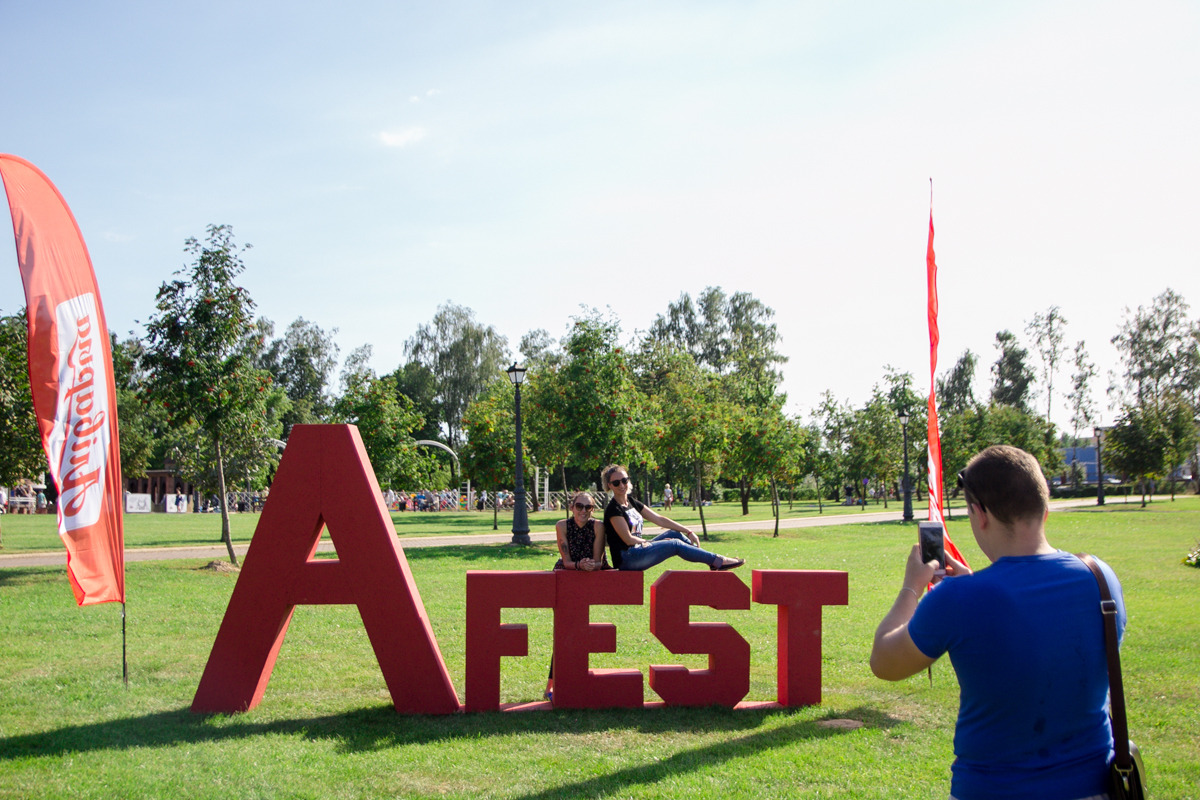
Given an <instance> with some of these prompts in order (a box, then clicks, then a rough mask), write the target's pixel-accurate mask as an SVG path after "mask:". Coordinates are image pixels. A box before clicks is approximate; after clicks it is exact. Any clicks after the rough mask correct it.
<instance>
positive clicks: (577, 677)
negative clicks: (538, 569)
mask: <svg viewBox="0 0 1200 800" xmlns="http://www.w3.org/2000/svg"><path fill="white" fill-rule="evenodd" d="M554 576H555V578H557V580H558V589H557V597H556V598H555V602H554V705H555V707H557V708H641V707H642V673H641V671H640V670H636V669H588V654H589V653H615V652H617V626H615V625H612V624H609V623H593V622H589V621H588V615H589V611H590V609H591V607H592V606H598V605H614V606H615V605H629V606H640V605H641V604H642V595H643V588H642V587H643V583H642V573H641V572H622V571H620V570H615V569H614V570H606V571H604V572H575V571H572V570H559V571H557V572H555V573H554Z"/></svg>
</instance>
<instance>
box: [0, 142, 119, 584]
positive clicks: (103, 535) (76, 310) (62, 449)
mask: <svg viewBox="0 0 1200 800" xmlns="http://www.w3.org/2000/svg"><path fill="white" fill-rule="evenodd" d="M0 178H2V179H3V183H4V189H5V191H6V192H7V195H8V207H9V209H10V210H11V212H12V220H13V233H14V235H15V236H16V243H17V262H18V264H19V265H20V268H21V280H22V281H23V282H24V284H25V305H26V310H27V313H28V317H29V385H30V387H31V389H32V391H33V407H34V412H35V413H36V415H37V420H38V429H39V432H40V433H41V437H42V448H43V449H44V450H45V451H46V459H47V462H48V464H49V468H50V474H51V475H52V476H53V478H54V483H55V485H57V486H58V491H59V496H58V502H57V506H58V533H59V536H61V537H62V540H63V544H64V545H65V546H66V548H67V576H68V577H69V578H70V581H71V589H72V590H73V591H74V592H75V601H76V602H77V603H79V605H81V606H84V605H92V604H95V603H108V602H114V601H115V602H121V603H123V602H125V550H124V528H123V522H122V518H121V496H122V486H121V448H120V443H119V440H118V437H117V397H116V386H115V385H114V383H113V374H112V348H111V345H110V342H109V338H108V325H107V323H106V322H105V319H104V310H103V308H101V305H100V291H99V289H98V288H97V286H96V275H95V273H94V272H93V270H92V261H91V259H90V258H89V257H88V252H87V247H86V246H85V245H84V243H83V236H82V234H80V232H79V226H78V225H77V224H76V223H75V218H74V217H73V216H72V215H71V210H70V209H69V208H67V204H66V202H65V201H64V200H63V198H62V195H60V194H59V193H58V190H57V189H56V188H54V184H52V183H51V182H50V180H49V179H48V178H47V177H46V176H45V175H43V174H42V172H41V171H40V170H39V169H38V168H37V167H35V166H33V165H32V164H30V163H29V162H28V161H25V160H24V159H21V158H17V157H16V156H11V155H6V154H3V153H0Z"/></svg>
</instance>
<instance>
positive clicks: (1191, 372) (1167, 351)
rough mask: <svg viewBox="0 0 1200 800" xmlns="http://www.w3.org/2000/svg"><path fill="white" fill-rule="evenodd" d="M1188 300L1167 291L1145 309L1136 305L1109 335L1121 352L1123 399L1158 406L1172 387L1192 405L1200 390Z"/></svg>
mask: <svg viewBox="0 0 1200 800" xmlns="http://www.w3.org/2000/svg"><path fill="white" fill-rule="evenodd" d="M1187 312H1188V304H1187V302H1186V301H1184V299H1183V298H1182V297H1181V296H1180V295H1178V294H1176V293H1175V292H1173V291H1171V290H1170V289H1167V290H1166V291H1164V292H1163V293H1162V294H1160V295H1159V296H1158V297H1156V298H1154V302H1153V304H1152V305H1151V307H1150V308H1149V309H1147V308H1145V307H1143V306H1138V309H1137V311H1136V312H1134V313H1133V314H1132V315H1131V314H1130V311H1129V309H1128V308H1127V309H1125V320H1124V322H1123V323H1122V325H1121V329H1120V331H1119V332H1118V333H1117V335H1116V336H1114V337H1113V338H1112V343H1113V344H1114V345H1116V347H1117V350H1118V351H1120V353H1121V362H1122V364H1123V365H1124V370H1125V373H1124V377H1125V386H1124V388H1123V391H1122V396H1123V397H1124V401H1125V403H1126V404H1127V405H1128V404H1131V403H1136V404H1138V405H1142V406H1157V405H1159V403H1160V401H1161V400H1162V399H1164V398H1166V397H1167V396H1168V395H1169V394H1170V393H1171V392H1172V391H1177V392H1180V393H1182V394H1183V395H1184V396H1185V397H1187V398H1189V400H1190V401H1191V402H1192V404H1193V405H1195V403H1196V391H1197V388H1200V349H1198V345H1200V340H1198V338H1197V337H1198V331H1197V326H1196V325H1195V324H1193V323H1192V322H1190V321H1189V320H1188V317H1187Z"/></svg>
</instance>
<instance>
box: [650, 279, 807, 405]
mask: <svg viewBox="0 0 1200 800" xmlns="http://www.w3.org/2000/svg"><path fill="white" fill-rule="evenodd" d="M774 316H775V312H774V311H773V310H772V309H771V308H769V307H768V306H766V305H765V304H763V303H762V301H760V300H758V299H757V298H755V297H754V296H753V295H751V294H750V293H748V292H736V293H734V294H733V295H730V296H726V294H725V292H724V291H722V290H721V289H720V288H719V287H715V286H709V287H708V288H707V289H705V290H704V292H703V293H702V294H701V295H700V296H699V298H697V301H696V302H695V303H693V302H692V299H691V297H690V296H689V295H688V294H687V293H684V294H682V295H680V297H679V300H677V301H676V302H674V303H671V304H670V305H669V306H668V307H667V313H666V314H665V315H661V314H660V315H659V316H658V317H657V318H656V319H655V320H654V323H653V324H652V325H651V326H650V332H649V334H648V335H649V338H650V339H652V340H654V341H658V342H664V343H669V344H672V345H674V346H676V347H677V348H679V349H681V350H683V351H684V352H686V353H688V354H689V355H691V356H692V358H693V359H694V360H695V361H696V363H697V364H699V365H700V366H702V367H707V368H708V369H711V370H713V371H715V372H716V373H718V374H720V375H725V374H729V373H730V372H734V371H738V372H741V373H742V374H743V376H744V377H746V378H747V379H749V380H751V381H752V382H754V383H755V384H759V385H761V387H762V391H764V392H765V394H767V395H771V394H774V389H775V386H777V385H778V383H779V373H778V372H777V371H776V370H775V366H776V365H777V364H782V363H784V362H785V361H786V360H787V359H786V357H784V356H782V355H780V354H779V352H778V351H777V350H776V345H777V344H778V342H779V331H778V329H777V328H776V326H775V323H773V322H771V319H772V317H774Z"/></svg>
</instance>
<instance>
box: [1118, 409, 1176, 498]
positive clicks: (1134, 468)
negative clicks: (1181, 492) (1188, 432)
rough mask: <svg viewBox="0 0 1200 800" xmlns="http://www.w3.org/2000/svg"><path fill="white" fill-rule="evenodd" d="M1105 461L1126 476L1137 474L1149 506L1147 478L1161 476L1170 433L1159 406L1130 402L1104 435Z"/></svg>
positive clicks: (1148, 479)
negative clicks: (1132, 403)
mask: <svg viewBox="0 0 1200 800" xmlns="http://www.w3.org/2000/svg"><path fill="white" fill-rule="evenodd" d="M1104 443H1105V451H1104V463H1105V464H1106V465H1107V466H1108V467H1109V469H1112V470H1115V471H1116V472H1118V473H1120V474H1121V475H1124V476H1125V477H1127V478H1136V479H1137V480H1138V483H1139V484H1140V486H1141V489H1142V507H1143V508H1144V507H1145V506H1146V488H1147V485H1148V482H1149V481H1150V480H1152V479H1154V478H1158V477H1161V476H1162V474H1163V465H1164V463H1165V461H1166V454H1167V448H1168V447H1169V445H1170V437H1169V434H1168V432H1167V429H1166V426H1165V425H1164V424H1163V418H1162V415H1161V414H1160V413H1159V411H1158V409H1156V408H1154V407H1153V406H1150V405H1128V406H1125V409H1124V411H1123V413H1122V414H1121V416H1120V417H1119V418H1118V419H1117V422H1116V424H1115V425H1113V427H1112V428H1110V429H1109V431H1108V433H1107V435H1106V436H1105V439H1104Z"/></svg>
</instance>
